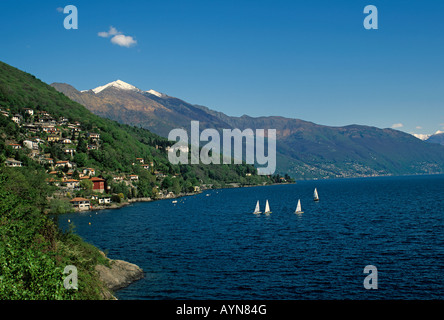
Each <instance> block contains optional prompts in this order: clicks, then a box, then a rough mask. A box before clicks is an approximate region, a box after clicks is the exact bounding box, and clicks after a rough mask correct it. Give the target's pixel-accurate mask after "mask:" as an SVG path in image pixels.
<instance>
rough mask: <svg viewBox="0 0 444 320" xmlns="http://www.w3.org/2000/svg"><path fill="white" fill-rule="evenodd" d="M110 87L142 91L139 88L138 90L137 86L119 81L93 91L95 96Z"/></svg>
mask: <svg viewBox="0 0 444 320" xmlns="http://www.w3.org/2000/svg"><path fill="white" fill-rule="evenodd" d="M109 87H114V88H117V89H120V90H134V91H140V90H139V89H138V88H136V87H135V86H133V85H132V84H129V83H126V82H124V81H122V80H117V81H113V82H110V83H108V84H105V85H104V86H101V87H97V88H95V89H92V91H94V93H95V94H97V93H99V92H101V91H103V90H105V89H106V88H109Z"/></svg>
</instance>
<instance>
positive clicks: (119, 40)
mask: <svg viewBox="0 0 444 320" xmlns="http://www.w3.org/2000/svg"><path fill="white" fill-rule="evenodd" d="M111 42H112V43H114V44H117V45H119V46H121V47H127V48H129V47H131V46H133V45H135V44H137V41H136V40H134V39H133V37H131V36H125V35H123V34H119V35H117V36H114V37H112V39H111Z"/></svg>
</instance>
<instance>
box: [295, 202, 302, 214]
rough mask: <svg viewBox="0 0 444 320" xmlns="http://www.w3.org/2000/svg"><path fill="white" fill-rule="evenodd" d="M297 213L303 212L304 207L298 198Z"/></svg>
mask: <svg viewBox="0 0 444 320" xmlns="http://www.w3.org/2000/svg"><path fill="white" fill-rule="evenodd" d="M295 213H302V208H301V200H300V199H299V200H298V205H297V207H296V211H295Z"/></svg>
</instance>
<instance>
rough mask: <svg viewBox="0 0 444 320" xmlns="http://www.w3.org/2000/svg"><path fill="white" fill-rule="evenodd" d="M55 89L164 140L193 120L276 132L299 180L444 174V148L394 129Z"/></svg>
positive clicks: (123, 91) (134, 91)
mask: <svg viewBox="0 0 444 320" xmlns="http://www.w3.org/2000/svg"><path fill="white" fill-rule="evenodd" d="M52 86H53V87H54V88H55V89H57V90H58V91H60V92H62V93H64V94H65V95H66V96H68V97H69V98H71V99H72V100H74V101H77V102H79V103H80V104H82V105H84V106H85V107H86V108H88V109H89V110H91V111H92V112H93V113H95V114H97V115H99V116H102V117H106V118H109V119H112V120H116V121H118V122H120V123H125V124H130V125H134V126H140V127H143V128H146V129H149V130H151V131H152V132H154V133H157V134H159V135H161V136H164V137H167V136H168V133H169V132H170V131H171V130H172V129H174V128H184V129H186V130H188V131H189V130H190V122H191V121H192V120H198V121H199V122H200V128H201V130H203V129H205V128H215V129H217V130H221V129H233V128H239V129H240V130H244V129H246V128H251V129H253V130H255V129H276V130H277V171H278V172H279V173H288V174H289V175H290V176H292V177H294V178H297V179H311V178H327V177H358V176H374V175H399V174H420V173H443V172H444V146H441V145H438V144H432V143H426V142H424V141H421V140H420V139H417V138H415V137H414V136H412V135H410V134H407V133H404V132H401V131H397V130H393V129H379V128H376V127H370V126H362V125H350V126H345V127H330V126H324V125H319V124H315V123H312V122H308V121H304V120H300V119H290V118H285V117H280V116H268V117H250V116H247V115H244V116H241V117H232V116H228V115H226V114H224V113H222V112H218V111H215V110H212V109H210V108H207V107H204V106H200V105H195V104H190V103H188V102H185V101H183V100H181V99H178V98H175V97H170V96H168V95H166V94H163V93H159V92H157V91H155V90H148V91H143V90H140V89H138V88H136V87H135V86H133V85H130V84H128V83H125V82H123V81H121V80H117V81H114V82H111V83H108V84H106V85H104V86H100V87H98V88H95V89H92V90H87V91H82V92H80V91H78V90H77V89H75V88H74V87H72V86H70V85H68V84H63V83H53V84H52ZM434 139H438V138H434ZM429 142H432V141H429Z"/></svg>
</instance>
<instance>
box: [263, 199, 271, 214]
mask: <svg viewBox="0 0 444 320" xmlns="http://www.w3.org/2000/svg"><path fill="white" fill-rule="evenodd" d="M264 213H271V211H270V205H269V204H268V200H267V202H266V203H265V212H264Z"/></svg>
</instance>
